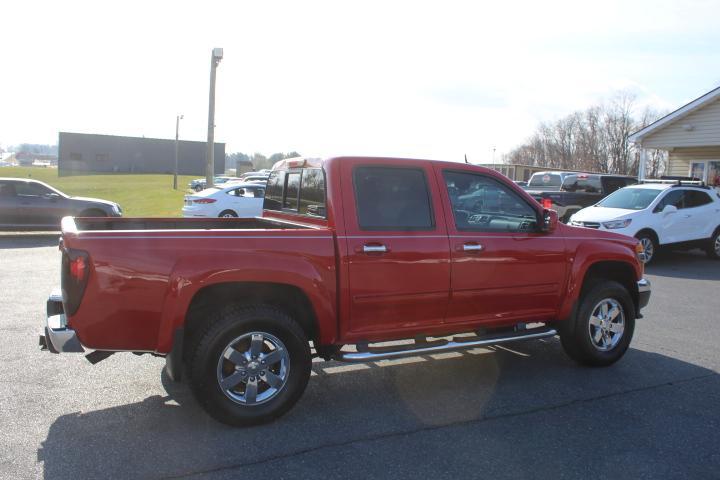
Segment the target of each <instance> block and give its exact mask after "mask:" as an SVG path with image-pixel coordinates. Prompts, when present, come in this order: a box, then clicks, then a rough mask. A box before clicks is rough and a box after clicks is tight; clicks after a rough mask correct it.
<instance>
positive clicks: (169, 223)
mask: <svg viewBox="0 0 720 480" xmlns="http://www.w3.org/2000/svg"><path fill="white" fill-rule="evenodd" d="M298 228H300V229H303V228H312V227H311V226H309V225H305V224H298V223H293V222H287V221H283V220H277V219H267V218H261V217H256V218H70V217H67V218H64V219H63V232H66V233H73V232H83V231H117V230H122V231H132V230H256V229H261V230H268V229H270V230H278V229H280V230H282V229H298Z"/></svg>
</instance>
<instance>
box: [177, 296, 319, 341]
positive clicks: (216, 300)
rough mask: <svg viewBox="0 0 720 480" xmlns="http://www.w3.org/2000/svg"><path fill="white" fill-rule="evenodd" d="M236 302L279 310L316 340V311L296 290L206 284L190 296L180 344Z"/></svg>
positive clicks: (192, 336)
mask: <svg viewBox="0 0 720 480" xmlns="http://www.w3.org/2000/svg"><path fill="white" fill-rule="evenodd" d="M235 303H247V304H248V305H249V304H265V305H271V306H273V307H276V308H279V309H281V310H282V311H284V312H285V313H287V314H288V315H289V316H290V317H291V318H293V320H295V321H296V322H297V323H298V325H300V328H302V329H303V331H304V332H305V334H306V335H307V337H308V338H309V339H312V340H316V339H317V338H318V334H319V327H318V320H317V315H316V312H315V310H314V308H313V305H312V302H311V301H310V299H309V298H308V296H307V295H306V294H305V292H303V291H302V290H301V289H300V288H299V287H297V286H295V285H289V284H283V283H272V282H223V283H214V284H211V285H207V286H205V287H203V288H201V289H199V290H198V291H197V292H196V293H195V294H194V295H193V298H192V300H191V301H190V305H189V307H188V310H187V313H186V316H185V324H184V327H183V328H184V333H183V336H184V338H183V343H184V344H185V345H187V344H188V342H192V341H193V340H194V339H196V338H197V336H198V335H200V334H202V332H203V331H204V329H205V327H206V326H207V325H208V322H209V319H210V318H212V317H213V315H212V314H213V313H215V312H217V311H218V310H219V309H222V308H223V307H224V306H226V305H229V304H235ZM183 350H185V349H183Z"/></svg>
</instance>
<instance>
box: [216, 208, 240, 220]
mask: <svg viewBox="0 0 720 480" xmlns="http://www.w3.org/2000/svg"><path fill="white" fill-rule="evenodd" d="M218 216H219V217H220V218H235V217H237V213H235V212H234V211H232V210H223V211H222V212H220V215H218Z"/></svg>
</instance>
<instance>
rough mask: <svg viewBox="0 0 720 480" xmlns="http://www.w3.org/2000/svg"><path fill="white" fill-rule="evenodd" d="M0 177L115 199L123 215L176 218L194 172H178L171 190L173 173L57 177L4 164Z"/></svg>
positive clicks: (51, 171)
mask: <svg viewBox="0 0 720 480" xmlns="http://www.w3.org/2000/svg"><path fill="white" fill-rule="evenodd" d="M0 177H16V178H32V179H35V180H40V181H41V182H45V183H47V184H49V185H52V186H53V187H55V188H57V189H58V190H60V191H61V192H63V193H66V194H67V195H71V196H79V197H93V198H101V199H103V200H110V201H113V202H117V203H119V204H120V206H121V207H122V209H123V216H124V217H177V216H180V211H181V209H182V207H183V196H184V195H185V193H186V190H187V184H188V182H189V181H190V180H192V179H193V178H199V176H197V175H193V176H189V175H178V189H177V190H173V188H172V183H173V177H172V175H149V174H134V175H132V174H130V175H120V174H110V175H79V176H72V177H58V171H57V169H55V168H39V167H3V168H0Z"/></svg>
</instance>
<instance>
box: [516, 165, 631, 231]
mask: <svg viewBox="0 0 720 480" xmlns="http://www.w3.org/2000/svg"><path fill="white" fill-rule="evenodd" d="M635 183H637V178H635V177H627V176H624V175H601V174H593V173H576V174H570V175H565V176H563V178H562V183H561V184H560V188H559V189H558V188H555V187H550V188H548V189H536V188H534V187H528V188H526V190H527V192H528V193H529V194H530V195H532V197H533V198H534V199H535V200H537V201H538V202H540V204H542V205H543V206H544V207H545V208H552V209H553V210H555V211H557V212H558V217H560V220H561V221H562V222H563V223H568V222H569V221H570V217H571V216H572V215H573V214H574V213H576V212H579V211H580V210H582V209H583V208H585V207H589V206H590V205H595V204H596V203H597V202H599V201H600V200H602V199H603V198H605V197H607V196H608V195H610V194H611V193H613V192H614V191H616V190H618V189H620V188H623V187H626V186H628V185H633V184H635Z"/></svg>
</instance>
